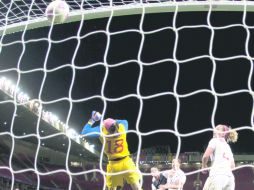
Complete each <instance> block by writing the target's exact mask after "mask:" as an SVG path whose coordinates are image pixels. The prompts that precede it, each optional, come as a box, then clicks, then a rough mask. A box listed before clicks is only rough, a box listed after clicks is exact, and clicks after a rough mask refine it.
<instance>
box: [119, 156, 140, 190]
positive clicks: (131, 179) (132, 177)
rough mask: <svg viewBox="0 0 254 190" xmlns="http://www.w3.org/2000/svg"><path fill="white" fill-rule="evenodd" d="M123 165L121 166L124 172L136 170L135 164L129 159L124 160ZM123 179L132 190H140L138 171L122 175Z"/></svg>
mask: <svg viewBox="0 0 254 190" xmlns="http://www.w3.org/2000/svg"><path fill="white" fill-rule="evenodd" d="M123 164H124V165H123V168H124V170H137V168H136V165H135V163H134V162H133V160H132V159H131V158H129V157H128V158H127V159H125V161H124V162H123ZM124 178H125V180H126V182H127V183H128V184H129V185H130V186H131V188H132V190H142V187H141V185H140V183H139V182H140V179H141V175H140V173H139V172H138V171H136V172H128V173H126V174H124Z"/></svg>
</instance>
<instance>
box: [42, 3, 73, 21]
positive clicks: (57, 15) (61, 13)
mask: <svg viewBox="0 0 254 190" xmlns="http://www.w3.org/2000/svg"><path fill="white" fill-rule="evenodd" d="M69 12H70V8H69V5H68V4H67V3H66V2H65V1H64V0H55V1H53V2H51V3H50V4H49V5H48V7H47V9H46V12H45V14H46V17H47V18H48V20H49V21H50V22H54V23H63V22H64V21H65V20H66V19H67V17H68V15H69Z"/></svg>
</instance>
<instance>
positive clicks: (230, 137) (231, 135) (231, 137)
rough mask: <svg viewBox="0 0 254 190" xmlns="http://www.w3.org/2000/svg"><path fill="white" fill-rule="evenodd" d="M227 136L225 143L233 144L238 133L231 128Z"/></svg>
mask: <svg viewBox="0 0 254 190" xmlns="http://www.w3.org/2000/svg"><path fill="white" fill-rule="evenodd" d="M229 130H230V131H229V134H228V138H227V141H228V142H232V143H235V142H237V140H238V133H237V131H236V130H232V129H231V128H229Z"/></svg>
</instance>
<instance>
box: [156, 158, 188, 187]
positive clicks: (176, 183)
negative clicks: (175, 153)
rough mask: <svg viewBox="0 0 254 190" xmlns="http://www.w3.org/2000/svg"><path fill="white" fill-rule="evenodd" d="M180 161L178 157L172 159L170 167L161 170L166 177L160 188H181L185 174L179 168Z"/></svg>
mask: <svg viewBox="0 0 254 190" xmlns="http://www.w3.org/2000/svg"><path fill="white" fill-rule="evenodd" d="M180 165H181V161H180V160H179V159H176V158H175V159H173V160H172V169H171V170H168V171H165V172H163V175H164V176H165V177H166V178H167V183H166V184H165V185H160V186H159V189H160V190H176V189H177V190H182V189H183V186H184V184H185V182H186V175H185V173H184V172H183V171H182V170H181V169H180Z"/></svg>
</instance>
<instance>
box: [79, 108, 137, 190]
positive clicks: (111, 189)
mask: <svg viewBox="0 0 254 190" xmlns="http://www.w3.org/2000/svg"><path fill="white" fill-rule="evenodd" d="M100 119H101V114H100V113H99V112H96V111H93V112H92V117H91V119H90V120H89V121H88V123H87V124H86V125H85V126H84V128H83V130H82V132H81V134H83V135H86V134H90V133H93V134H91V135H89V137H97V138H98V137H99V138H100V141H101V143H105V145H104V153H105V154H106V155H107V157H108V165H107V173H118V172H124V171H126V172H124V173H121V174H114V175H106V185H107V188H108V190H116V189H117V188H118V187H121V188H123V185H124V182H126V183H128V184H129V185H130V186H131V187H132V189H133V190H142V189H141V185H140V183H139V181H140V178H141V175H140V173H139V172H138V170H137V168H136V165H135V164H134V162H133V160H132V159H131V158H130V152H129V149H128V143H127V140H126V131H127V130H128V121H127V120H115V119H111V118H108V119H106V120H104V121H103V122H102V126H101V127H100V126H96V127H92V125H93V124H94V122H95V121H99V120H100ZM94 132H97V134H95V133H94ZM102 133H103V134H102ZM113 134H116V135H113ZM104 135H106V136H104ZM107 135H113V136H110V137H109V136H107ZM103 136H104V137H105V141H104V140H103ZM127 170H132V171H127ZM134 170H135V171H134Z"/></svg>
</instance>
